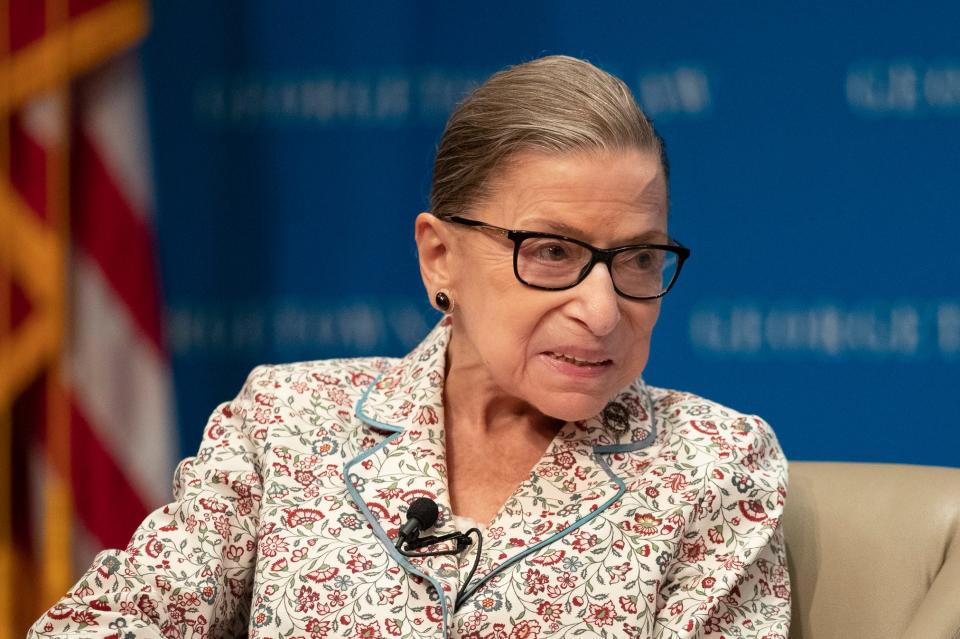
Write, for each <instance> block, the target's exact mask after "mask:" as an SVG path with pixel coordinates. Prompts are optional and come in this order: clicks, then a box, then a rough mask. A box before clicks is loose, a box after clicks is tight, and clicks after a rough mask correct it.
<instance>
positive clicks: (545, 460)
mask: <svg viewBox="0 0 960 639" xmlns="http://www.w3.org/2000/svg"><path fill="white" fill-rule="evenodd" d="M448 323H449V322H448V321H445V322H441V324H440V325H439V326H438V327H437V328H436V329H434V331H433V332H432V333H431V334H430V335H429V336H428V337H427V338H426V339H425V340H424V341H423V343H422V344H420V346H418V347H417V348H416V349H415V350H414V351H413V352H411V353H410V354H409V355H407V356H406V357H405V358H403V359H402V360H395V359H383V358H362V359H342V360H328V361H317V362H301V363H295V364H288V365H278V366H262V367H259V368H257V369H255V370H254V371H253V373H251V375H250V377H249V379H248V380H247V383H246V385H245V386H244V388H243V390H242V392H241V393H240V395H239V396H238V397H237V398H236V399H235V400H234V401H233V402H230V403H226V404H223V405H221V406H220V407H218V408H217V409H216V411H215V412H214V413H213V415H212V416H211V418H210V421H209V423H208V425H207V428H206V432H205V434H204V439H203V443H202V444H201V447H200V450H199V452H198V453H197V456H196V457H193V458H189V459H186V460H184V461H183V462H181V464H180V466H179V467H178V469H177V473H176V477H175V482H174V489H175V501H174V502H172V503H170V504H169V505H167V506H165V507H163V508H161V509H159V510H157V511H155V512H154V513H153V514H152V515H150V516H149V517H148V518H147V519H146V521H144V522H143V524H142V525H141V526H140V528H139V529H138V530H137V531H136V533H135V534H134V536H133V539H132V540H131V541H130V544H129V545H128V546H127V548H125V549H124V550H109V551H104V552H102V553H100V554H99V555H98V556H97V558H96V560H95V561H94V563H93V565H92V566H91V568H90V569H89V571H88V572H87V573H86V574H85V575H84V576H83V577H82V578H81V579H80V581H79V582H78V583H77V584H76V586H75V587H74V588H73V589H72V590H71V591H70V592H69V593H68V594H67V595H66V596H65V597H64V598H63V599H62V600H61V601H60V602H58V603H57V604H56V605H54V606H53V607H52V608H51V609H50V610H49V611H48V612H47V613H46V614H45V615H44V616H43V617H42V618H40V619H39V620H38V621H37V622H36V624H35V625H34V627H33V628H32V629H31V631H30V635H29V636H30V637H64V636H84V637H87V636H89V637H94V636H96V637H108V636H109V637H119V638H121V639H127V638H130V637H234V636H242V635H243V633H244V632H245V631H246V632H249V635H250V637H289V638H302V639H322V638H333V637H354V638H358V639H359V638H375V637H383V638H390V637H401V638H413V637H436V638H437V639H440V638H447V637H460V638H466V637H470V638H487V637H490V638H495V639H507V638H509V639H514V638H519V637H531V638H532V637H541V638H546V637H657V638H680V637H684V638H686V637H701V636H705V635H714V636H717V637H757V638H761V637H766V638H781V639H783V638H785V637H786V636H787V631H788V625H789V616H790V601H789V599H790V587H789V578H788V575H787V566H786V559H785V549H784V545H783V535H782V529H781V526H780V516H781V513H782V511H783V503H784V498H785V494H786V480H787V466H786V460H785V459H784V456H783V453H782V452H781V450H780V447H779V445H778V443H777V440H776V437H775V436H774V434H773V432H772V430H771V429H770V427H769V426H768V425H767V424H766V423H765V422H764V421H763V420H762V419H760V418H758V417H754V416H748V415H742V414H739V413H737V412H735V411H733V410H730V409H728V408H724V407H722V406H719V405H717V404H715V403H713V402H710V401H707V400H704V399H701V398H699V397H696V396H694V395H691V394H688V393H681V392H675V391H668V390H662V389H658V388H652V387H649V386H646V385H645V384H644V383H643V382H642V381H641V380H639V379H638V380H637V381H636V382H635V383H634V384H632V385H631V386H629V387H628V388H626V389H624V390H623V391H622V392H621V393H620V394H619V395H618V396H617V397H616V398H614V400H613V401H611V402H610V403H609V404H608V405H607V407H606V408H605V409H604V410H603V412H602V413H601V414H599V415H596V416H595V417H593V418H591V419H588V420H586V421H583V422H576V423H568V424H566V425H564V426H563V427H562V428H561V429H560V431H559V432H558V434H557V435H556V437H555V438H554V440H553V442H552V443H551V444H550V446H549V447H548V449H547V450H546V452H545V453H544V454H543V457H542V458H541V459H540V461H539V462H538V463H537V464H536V466H535V467H534V468H533V470H532V472H531V474H530V476H529V478H528V479H527V480H526V481H525V482H523V483H522V484H521V485H520V486H519V487H518V488H517V490H516V492H515V493H514V494H513V495H512V496H511V497H510V498H509V499H508V500H507V502H506V503H505V504H504V506H503V508H502V509H501V510H500V512H499V513H498V514H497V515H496V516H495V517H494V519H493V520H492V521H491V522H489V525H488V526H487V530H486V534H485V537H484V542H483V550H482V553H481V555H480V559H479V568H478V570H477V572H476V575H475V576H474V578H473V579H472V581H471V582H470V583H463V580H464V579H465V578H466V576H467V573H468V572H469V568H470V565H471V564H472V563H473V560H474V558H475V552H476V545H474V546H471V547H470V548H469V549H467V550H466V551H465V552H464V553H463V554H462V555H461V556H460V557H451V556H440V557H431V558H426V559H408V558H406V557H403V556H401V555H400V554H399V553H398V552H397V550H396V549H395V547H394V543H393V541H392V540H393V538H394V537H395V535H396V532H397V529H398V528H399V526H400V524H401V523H402V522H403V521H405V516H404V515H405V512H406V509H407V504H408V503H409V502H410V501H412V500H413V499H414V498H416V497H418V496H426V497H430V498H432V499H434V500H435V501H436V502H437V503H438V504H439V506H440V512H441V514H440V520H439V521H438V523H437V525H436V527H435V531H431V532H435V534H443V533H446V532H452V531H453V529H454V528H453V524H452V522H451V512H450V501H449V495H448V492H447V480H446V465H445V447H444V433H443V404H442V389H443V374H444V360H445V352H446V345H447V340H448V338H449V326H448ZM458 593H466V596H465V601H464V602H463V604H462V606H461V607H460V608H459V609H457V608H455V600H456V598H457V595H458Z"/></svg>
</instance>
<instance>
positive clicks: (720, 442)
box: [646, 386, 787, 469]
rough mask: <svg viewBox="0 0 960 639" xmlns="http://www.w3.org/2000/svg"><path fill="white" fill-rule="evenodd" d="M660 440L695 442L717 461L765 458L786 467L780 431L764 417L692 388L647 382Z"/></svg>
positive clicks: (751, 462)
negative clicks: (776, 430)
mask: <svg viewBox="0 0 960 639" xmlns="http://www.w3.org/2000/svg"><path fill="white" fill-rule="evenodd" d="M646 388H647V391H648V393H649V395H650V401H651V406H652V408H653V414H654V419H655V421H656V424H657V428H658V430H659V431H660V435H661V437H660V440H661V442H663V443H665V444H673V445H674V446H681V447H682V446H684V445H686V446H688V447H689V446H695V447H697V448H699V449H701V450H703V451H704V452H705V453H707V454H710V455H714V456H715V457H716V459H717V461H721V462H722V461H734V460H740V461H745V462H746V463H747V465H748V466H753V465H754V463H755V462H759V461H763V462H765V464H769V465H771V466H774V467H782V468H783V469H785V468H786V465H787V461H786V457H785V456H784V454H783V449H782V448H781V447H780V442H779V440H778V439H777V436H776V433H775V432H774V430H773V428H772V427H771V426H770V424H769V423H768V422H767V421H766V420H765V419H764V418H762V417H760V416H758V415H754V414H751V413H744V412H741V411H739V410H736V409H734V408H730V407H729V406H725V405H723V404H721V403H719V402H716V401H713V400H710V399H707V398H705V397H701V396H699V395H696V394H694V393H691V392H688V391H679V390H674V389H669V388H658V387H653V386H647V387H646Z"/></svg>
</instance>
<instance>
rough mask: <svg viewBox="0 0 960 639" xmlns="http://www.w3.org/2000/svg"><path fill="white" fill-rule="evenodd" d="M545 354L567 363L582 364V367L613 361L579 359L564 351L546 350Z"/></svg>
mask: <svg viewBox="0 0 960 639" xmlns="http://www.w3.org/2000/svg"><path fill="white" fill-rule="evenodd" d="M546 355H548V356H549V357H552V358H553V359H556V360H559V361H561V362H567V363H568V364H573V365H575V366H584V367H597V366H606V365H608V364H612V363H613V361H612V360H609V359H595V360H591V359H581V358H579V357H574V356H573V355H568V354H566V353H557V352H554V351H547V352H546Z"/></svg>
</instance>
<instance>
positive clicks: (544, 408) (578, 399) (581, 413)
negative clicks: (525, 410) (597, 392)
mask: <svg viewBox="0 0 960 639" xmlns="http://www.w3.org/2000/svg"><path fill="white" fill-rule="evenodd" d="M609 401H610V400H609V399H608V398H603V399H598V398H596V397H592V396H589V395H581V394H578V393H564V394H563V396H560V397H558V396H553V397H550V398H548V399H546V401H544V402H543V403H542V404H540V405H539V406H537V408H538V409H539V410H540V412H541V413H543V414H544V415H547V416H548V417H553V418H554V419H559V420H561V421H564V422H579V421H583V420H585V419H590V418H591V417H593V416H594V415H597V414H598V413H600V411H602V410H603V409H604V407H605V406H606V405H607V403H608V402H609Z"/></svg>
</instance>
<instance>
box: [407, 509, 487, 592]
mask: <svg viewBox="0 0 960 639" xmlns="http://www.w3.org/2000/svg"><path fill="white" fill-rule="evenodd" d="M439 516H440V508H439V507H438V506H437V502H435V501H433V500H432V499H429V498H427V497H418V498H416V499H414V500H413V501H412V502H410V506H409V508H407V523H405V524H404V525H402V526H400V530H399V532H398V533H397V550H398V551H400V554H401V555H404V556H406V557H436V556H438V555H459V554H460V553H461V552H463V551H464V550H466V549H467V548H469V547H470V544H471V541H470V533H474V534H475V535H476V536H477V556H476V557H474V559H473V566H472V567H471V568H470V572H468V573H467V579H466V580H465V581H464V582H463V583H464V586H463V588H462V589H461V590H460V592H459V593H458V594H457V597H456V600H455V604H454V610H459V608H460V606H462V605H463V602H464V601H466V597H467V596H468V595H469V594H472V593H473V591H474V590H476V587H474V588H472V589H470V590H469V591H468V587H469V586H470V581H471V580H472V579H473V575H474V574H475V573H476V572H477V566H478V565H479V564H480V553H481V552H482V551H483V535H481V534H480V531H479V530H478V529H476V528H471V529H470V530H468V531H467V532H465V533H462V532H460V531H456V532H452V533H450V534H448V535H441V536H440V537H434V536H432V535H431V536H428V537H420V532H421V531H424V530H427V529H429V528H433V526H434V524H436V523H437V518H438V517H439ZM450 540H453V541H454V542H455V543H456V548H453V549H449V550H434V551H429V552H417V550H419V549H420V548H423V547H425V546H432V545H434V544H437V543H440V542H444V541H450ZM404 545H406V546H407V548H406V549H404V547H403V546H404Z"/></svg>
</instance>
